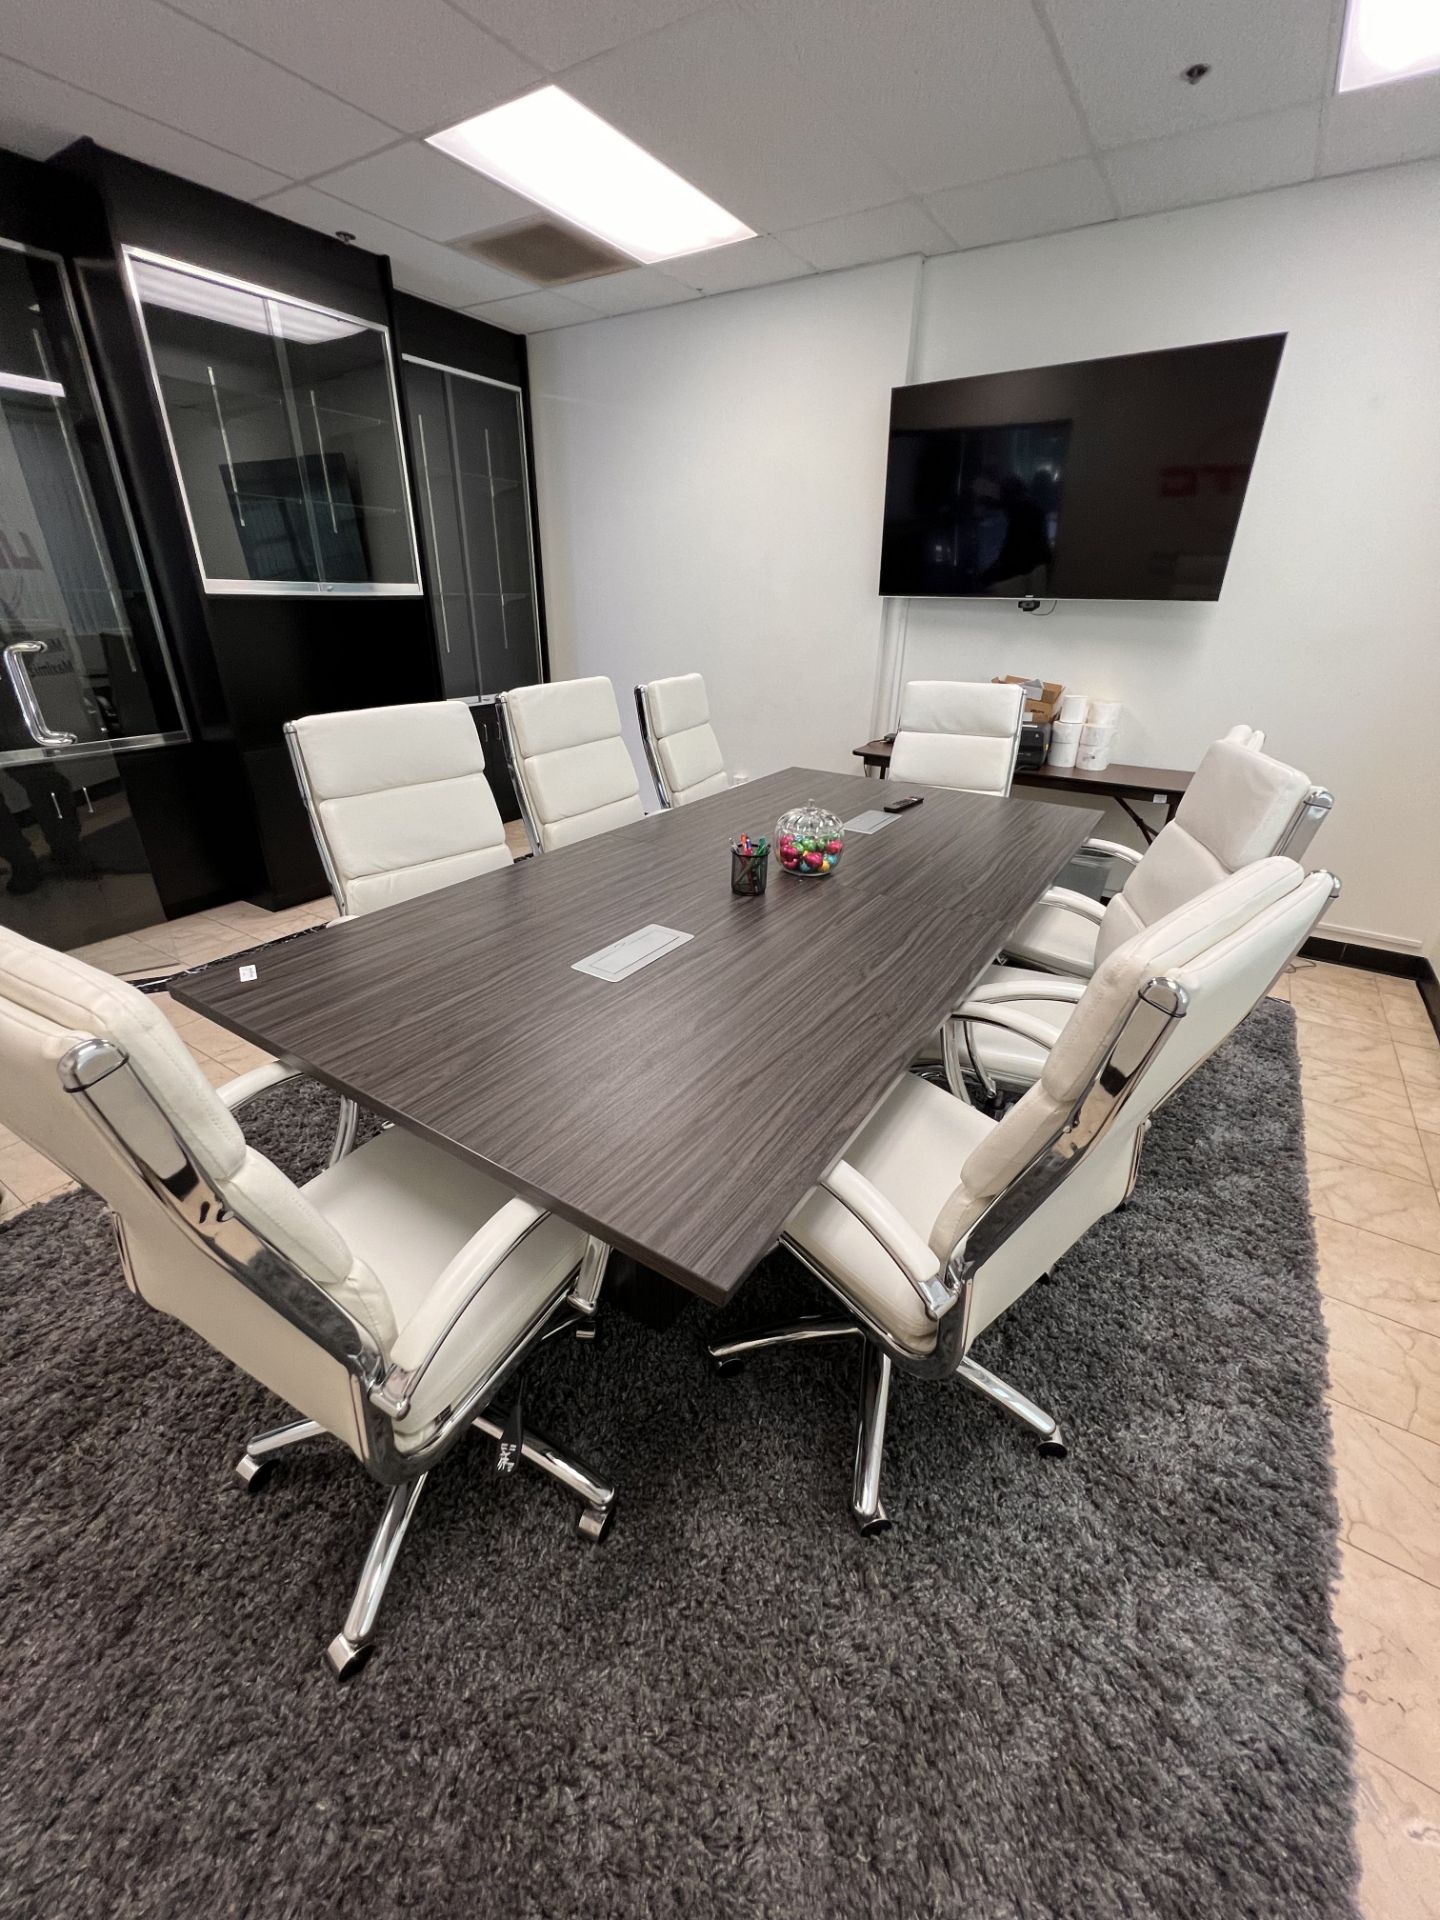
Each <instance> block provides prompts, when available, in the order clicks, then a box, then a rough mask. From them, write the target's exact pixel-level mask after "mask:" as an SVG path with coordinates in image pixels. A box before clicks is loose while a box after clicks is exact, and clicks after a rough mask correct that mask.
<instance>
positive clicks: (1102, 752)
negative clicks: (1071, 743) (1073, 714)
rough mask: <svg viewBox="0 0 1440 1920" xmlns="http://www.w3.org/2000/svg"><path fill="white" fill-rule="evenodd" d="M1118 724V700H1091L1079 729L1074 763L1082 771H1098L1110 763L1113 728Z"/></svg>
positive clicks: (1113, 740) (1113, 735)
mask: <svg viewBox="0 0 1440 1920" xmlns="http://www.w3.org/2000/svg"><path fill="white" fill-rule="evenodd" d="M1119 724H1120V702H1119V701H1118V700H1092V701H1091V702H1090V706H1089V711H1088V712H1087V714H1086V716H1085V725H1084V726H1083V727H1082V728H1081V729H1080V745H1079V749H1078V751H1077V753H1076V756H1075V765H1076V766H1077V767H1078V768H1079V770H1080V771H1081V772H1082V773H1099V772H1100V771H1101V769H1102V768H1104V767H1108V766H1109V764H1110V755H1111V752H1112V750H1113V748H1114V745H1115V730H1116V728H1117V727H1118V726H1119Z"/></svg>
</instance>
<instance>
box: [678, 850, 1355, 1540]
mask: <svg viewBox="0 0 1440 1920" xmlns="http://www.w3.org/2000/svg"><path fill="white" fill-rule="evenodd" d="M1336 891H1337V885H1336V882H1335V881H1334V879H1333V878H1332V877H1331V875H1330V874H1328V873H1317V874H1311V875H1309V876H1308V877H1307V876H1305V875H1304V874H1302V873H1301V870H1300V868H1299V867H1298V866H1297V865H1296V864H1295V862H1294V861H1293V860H1286V859H1282V858H1278V857H1277V858H1272V859H1268V860H1262V861H1259V862H1257V863H1256V864H1255V865H1253V866H1249V867H1246V868H1244V869H1242V870H1241V871H1240V872H1239V873H1235V874H1231V875H1229V876H1227V877H1226V878H1225V879H1223V880H1222V881H1220V882H1219V884H1218V885H1216V886H1213V887H1210V888H1208V889H1207V890H1206V891H1205V892H1204V893H1202V894H1201V895H1200V896H1199V897H1198V898H1196V899H1193V900H1191V901H1190V902H1189V904H1188V905H1186V906H1183V907H1180V908H1178V909H1177V910H1176V911H1175V912H1173V913H1170V914H1167V915H1166V916H1165V917H1164V918H1163V919H1161V920H1159V921H1157V922H1155V924H1154V925H1152V926H1149V927H1145V928H1142V929H1141V930H1140V931H1139V932H1138V933H1136V934H1135V935H1134V936H1133V937H1132V938H1131V939H1129V940H1127V941H1125V942H1123V943H1122V944H1121V945H1120V946H1118V947H1116V948H1115V949H1114V951H1113V952H1111V953H1110V955H1109V956H1108V957H1107V959H1106V960H1105V961H1104V962H1103V963H1102V965H1101V966H1100V967H1099V968H1098V969H1097V971H1096V973H1095V975H1094V978H1093V979H1092V980H1091V981H1090V982H1089V984H1088V986H1087V987H1086V988H1085V990H1084V996H1083V999H1082V1000H1081V1002H1080V1004H1079V1005H1078V1006H1077V1008H1076V1010H1075V1015H1074V1018H1073V1019H1072V1020H1071V1022H1070V1024H1069V1025H1068V1026H1067V1028H1066V1030H1065V1032H1064V1033H1063V1034H1062V1035H1061V1036H1060V1038H1059V1039H1058V1040H1057V1042H1056V1044H1055V1046H1054V1047H1053V1048H1052V1049H1051V1050H1050V1052H1049V1054H1048V1056H1047V1058H1046V1061H1045V1068H1044V1072H1043V1073H1042V1075H1041V1078H1040V1080H1039V1081H1038V1083H1037V1084H1036V1085H1035V1086H1034V1087H1032V1088H1031V1089H1030V1091H1029V1092H1028V1093H1027V1094H1026V1095H1025V1097H1024V1099H1023V1100H1021V1101H1020V1102H1019V1103H1018V1104H1017V1105H1016V1106H1015V1107H1014V1108H1012V1110H1011V1111H1010V1112H1009V1113H1008V1114H1006V1116H1005V1118H1004V1119H1003V1120H1000V1121H998V1122H997V1121H994V1120H990V1119H987V1118H986V1116H985V1115H984V1114H982V1113H979V1112H977V1110H976V1109H975V1108H974V1107H972V1106H968V1105H966V1104H965V1103H964V1102H963V1101H960V1100H957V1099H956V1098H955V1097H954V1096H953V1095H951V1094H949V1093H947V1092H945V1091H944V1089H943V1088H940V1087H937V1086H934V1085H932V1084H931V1083H930V1082H929V1081H926V1080H921V1079H918V1078H917V1077H916V1076H915V1075H913V1074H907V1075H906V1076H905V1077H904V1079H903V1080H901V1082H900V1083H899V1085H898V1086H896V1087H895V1088H894V1090H893V1091H892V1092H891V1093H890V1094H889V1095H888V1096H887V1097H886V1099H885V1100H884V1101H883V1102H882V1103H881V1105H880V1106H879V1107H878V1108H877V1109H876V1111H875V1112H874V1113H873V1114H872V1115H871V1117H870V1119H869V1120H868V1121H867V1122H866V1123H865V1125H864V1126H863V1127H862V1128H861V1130H860V1132H859V1133H858V1134H857V1135H856V1136H855V1138H854V1140H853V1141H852V1142H851V1144H850V1145H849V1147H848V1148H847V1149H846V1152H845V1157H844V1159H843V1160H841V1161H840V1162H838V1164H837V1165H836V1166H834V1167H833V1168H832V1169H831V1170H830V1172H829V1173H828V1174H827V1175H826V1177H825V1178H824V1180H823V1181H821V1183H820V1184H819V1185H818V1186H817V1187H815V1188H813V1189H812V1191H811V1192H810V1193H809V1195H807V1197H806V1198H805V1199H804V1200H803V1201H802V1202H801V1203H800V1205H799V1206H798V1207H797V1208H796V1210H795V1212H794V1213H793V1214H791V1216H790V1219H789V1221H788V1222H787V1223H786V1227H785V1231H784V1234H783V1236H782V1239H783V1243H784V1244H785V1245H786V1246H788V1247H789V1248H790V1249H791V1250H792V1252H794V1253H795V1254H796V1255H797V1256H798V1258H799V1259H800V1261H801V1262H802V1263H803V1265H804V1266H806V1267H807V1268H808V1269H809V1270H810V1272H811V1273H813V1274H814V1275H815V1276H816V1277H817V1279H819V1280H821V1281H822V1282H823V1283H824V1285H825V1286H826V1287H827V1288H828V1289H829V1290H830V1292H831V1293H833V1294H834V1295H835V1297H836V1298H837V1299H838V1300H839V1302H840V1304H841V1305H842V1307H843V1308H844V1309H845V1317H844V1318H843V1319H827V1318H824V1317H818V1316H817V1317H811V1318H808V1319H805V1320H801V1321H797V1322H792V1323H791V1324H790V1325H788V1326H783V1327H772V1328H767V1329H763V1330H760V1331H756V1332H753V1333H745V1334H741V1335H739V1336H738V1337H736V1338H734V1339H730V1340H724V1341H719V1342H717V1343H715V1344H714V1345H712V1347H711V1348H710V1352H711V1354H712V1356H713V1357H714V1359H715V1360H716V1362H717V1364H718V1365H719V1366H720V1367H721V1368H722V1369H724V1370H731V1369H733V1368H734V1367H735V1366H737V1365H738V1364H740V1363H741V1362H743V1361H744V1360H745V1359H747V1358H748V1357H749V1356H750V1355H752V1354H755V1353H759V1352H763V1351H765V1350H766V1349H768V1348H772V1347H780V1346H788V1345H792V1344H796V1345H809V1344H812V1343H814V1342H817V1341H829V1340H838V1339H852V1340H861V1341H863V1343H864V1345H863V1361H862V1368H861V1390H860V1423H859V1435H858V1439H857V1443H856V1454H855V1478H854V1488H853V1493H852V1500H851V1505H852V1510H853V1512H854V1515H855V1519H856V1521H857V1522H858V1524H859V1525H860V1527H861V1529H862V1530H863V1531H865V1532H872V1531H876V1530H878V1529H879V1528H881V1527H883V1526H884V1525H886V1524H887V1523H886V1518H885V1512H884V1508H883V1507H882V1505H881V1502H880V1467H881V1456H882V1453H883V1449H884V1443H885V1418H886V1412H887V1408H888V1404H889V1396H890V1386H891V1376H892V1369H893V1368H894V1367H897V1366H898V1367H899V1368H900V1369H901V1370H902V1371H904V1372H908V1373H914V1374H917V1375H920V1376H921V1377H925V1378H936V1377H940V1376H954V1377H955V1378H956V1379H958V1380H959V1381H961V1382H962V1383H963V1384H964V1385H966V1386H968V1387H971V1388H972V1389H974V1390H975V1391H976V1392H978V1393H980V1394H983V1395H984V1396H985V1397H986V1398H987V1399H990V1400H993V1401H994V1402H995V1403H996V1404H997V1405H999V1406H1000V1407H1002V1408H1003V1409H1004V1410H1005V1412H1006V1413H1008V1414H1010V1415H1011V1417H1012V1418H1014V1419H1016V1420H1018V1421H1019V1422H1020V1423H1021V1424H1022V1425H1023V1426H1025V1427H1026V1428H1028V1429H1029V1431H1030V1432H1031V1433H1033V1434H1034V1435H1035V1437H1036V1439H1037V1440H1038V1441H1039V1443H1040V1445H1041V1447H1042V1449H1043V1450H1045V1451H1048V1452H1063V1450H1064V1439H1063V1436H1062V1435H1061V1432H1060V1428H1059V1425H1058V1423H1057V1422H1056V1420H1055V1419H1054V1417H1053V1416H1052V1415H1051V1414H1049V1413H1046V1412H1045V1411H1044V1410H1043V1409H1042V1408H1040V1407H1038V1406H1037V1405H1036V1404H1035V1403H1034V1401H1032V1400H1030V1399H1029V1398H1027V1397H1026V1395H1025V1394H1023V1393H1021V1392H1019V1391H1018V1390H1017V1389H1016V1388H1015V1387H1012V1386H1010V1385H1008V1384H1007V1383H1006V1382H1005V1381H1003V1380H1000V1379H998V1378H997V1377H996V1376H995V1375H994V1374H992V1373H990V1372H988V1371H987V1369H986V1368H984V1367H982V1366H980V1365H979V1364H978V1362H976V1361H975V1360H973V1359H971V1358H970V1348H971V1344H972V1342H973V1341H974V1340H975V1338H976V1336H977V1335H978V1334H979V1333H981V1332H982V1331H983V1330H984V1328H985V1327H987V1326H988V1325H989V1324H990V1322H991V1321H992V1320H994V1319H995V1318H996V1316H997V1315H998V1314H1000V1313H1003V1312H1004V1310H1005V1309H1006V1308H1007V1307H1009V1306H1011V1305H1013V1304H1014V1302H1015V1301H1016V1300H1018V1299H1019V1298H1020V1296H1021V1294H1023V1293H1024V1292H1025V1291H1026V1290H1027V1288H1029V1287H1030V1286H1031V1285H1033V1283H1034V1282H1035V1281H1036V1280H1038V1279H1039V1278H1040V1277H1041V1276H1042V1275H1043V1274H1044V1273H1045V1272H1047V1271H1048V1269H1049V1268H1050V1267H1051V1266H1052V1265H1053V1263H1054V1262H1055V1261H1056V1260H1058V1259H1059V1258H1060V1256H1061V1255H1062V1254H1063V1253H1065V1252H1066V1251H1067V1250H1068V1249H1069V1248H1070V1247H1072V1246H1073V1245H1074V1244H1075V1242H1076V1241H1077V1240H1078V1239H1079V1238H1080V1237H1081V1235H1082V1234H1083V1233H1085V1232H1086V1231H1087V1229H1088V1228H1089V1227H1091V1226H1092V1225H1093V1224H1094V1223H1095V1222H1096V1221H1097V1220H1099V1219H1100V1218H1101V1217H1102V1216H1103V1215H1105V1214H1107V1213H1109V1212H1111V1211H1112V1210H1113V1209H1114V1208H1115V1207H1116V1206H1118V1205H1119V1204H1120V1202H1121V1201H1122V1200H1123V1199H1124V1198H1125V1197H1126V1195H1127V1193H1128V1192H1129V1190H1130V1187H1131V1185H1132V1184H1133V1182H1134V1178H1135V1174H1136V1170H1137V1164H1138V1154H1139V1149H1140V1145H1141V1141H1142V1139H1143V1134H1144V1129H1145V1127H1146V1125H1147V1123H1148V1120H1149V1117H1150V1115H1151V1114H1152V1113H1153V1112H1154V1111H1155V1109H1156V1108H1157V1107H1158V1106H1160V1105H1161V1104H1162V1102H1163V1101H1165V1100H1166V1099H1167V1098H1168V1097H1169V1095H1170V1094H1171V1093H1172V1092H1173V1091H1174V1089H1175V1088H1176V1087H1177V1086H1178V1085H1179V1084H1180V1083H1181V1081H1182V1080H1184V1079H1185V1078H1186V1077H1187V1076H1188V1075H1189V1074H1190V1073H1192V1072H1193V1071H1194V1069H1195V1068H1196V1067H1197V1066H1198V1065H1199V1064H1200V1063H1201V1062H1202V1061H1203V1060H1204V1059H1205V1058H1206V1057H1207V1056H1208V1055H1209V1054H1210V1053H1211V1052H1213V1051H1214V1049H1215V1048H1216V1047H1217V1046H1218V1045H1219V1044H1220V1042H1221V1041H1222V1040H1223V1039H1224V1038H1225V1037H1226V1035H1227V1034H1229V1033H1230V1032H1231V1031H1232V1030H1233V1028H1234V1027H1235V1026H1237V1025H1238V1024H1239V1022H1240V1021H1241V1020H1242V1019H1243V1018H1244V1017H1245V1015H1246V1014H1247V1013H1248V1012H1249V1011H1250V1009H1251V1008H1252V1007H1253V1006H1254V1005H1255V1004H1256V1002H1257V1001H1258V1000H1259V999H1260V998H1261V996H1262V995H1263V994H1264V993H1265V992H1266V990H1267V988H1268V987H1269V986H1270V985H1271V984H1272V983H1273V982H1274V980H1275V979H1276V978H1277V976H1278V975H1279V974H1280V972H1281V971H1282V970H1283V968H1284V967H1285V966H1286V965H1287V963H1288V962H1289V960H1290V958H1291V956H1292V955H1293V954H1294V953H1295V951H1296V949H1297V948H1298V947H1299V946H1300V944H1301V942H1302V941H1303V940H1304V939H1305V938H1306V937H1307V935H1308V934H1309V933H1310V931H1311V929H1312V928H1313V927H1314V925H1315V923H1316V921H1317V920H1318V919H1319V918H1320V915H1321V914H1322V913H1323V912H1324V910H1325V908H1326V907H1327V906H1328V905H1329V903H1330V901H1331V899H1332V898H1333V897H1334V894H1335V892H1336ZM1164 1280H1165V1276H1164V1275H1163V1274H1159V1275H1157V1276H1156V1284H1157V1285H1163V1284H1164Z"/></svg>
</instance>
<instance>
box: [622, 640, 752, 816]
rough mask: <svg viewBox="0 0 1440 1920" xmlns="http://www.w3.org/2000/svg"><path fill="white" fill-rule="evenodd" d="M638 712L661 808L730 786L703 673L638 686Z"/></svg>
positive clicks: (651, 774) (678, 805)
mask: <svg viewBox="0 0 1440 1920" xmlns="http://www.w3.org/2000/svg"><path fill="white" fill-rule="evenodd" d="M635 710H636V712H637V713H638V714H639V716H640V738H641V740H642V741H643V742H644V745H645V758H646V759H647V760H648V761H649V763H650V777H651V779H652V780H653V781H654V782H655V791H656V793H657V794H658V795H659V797H660V804H661V806H662V807H683V806H684V805H685V804H686V803H687V802H688V801H691V800H703V799H704V798H705V797H706V795H707V794H711V793H723V792H724V791H725V790H726V788H727V787H728V786H729V785H730V775H729V774H728V773H727V772H726V770H725V756H724V754H723V753H721V751H720V742H719V741H718V740H717V739H716V738H715V729H714V728H713V727H712V726H711V724H710V702H709V701H708V700H707V699H706V697H705V682H704V681H703V680H702V679H701V677H700V675H699V674H698V673H681V674H677V675H675V677H674V678H673V679H670V680H650V681H647V682H646V683H645V684H644V685H642V686H638V687H636V689H635Z"/></svg>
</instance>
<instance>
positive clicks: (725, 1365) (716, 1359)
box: [710, 1353, 745, 1380]
mask: <svg viewBox="0 0 1440 1920" xmlns="http://www.w3.org/2000/svg"><path fill="white" fill-rule="evenodd" d="M710 1358H711V1361H712V1363H713V1364H714V1368H715V1371H716V1372H717V1373H718V1374H720V1375H721V1377H722V1378H724V1379H726V1380H728V1379H730V1378H731V1377H732V1376H733V1375H735V1374H737V1373H743V1372H744V1371H745V1362H744V1361H743V1360H738V1359H735V1358H734V1357H732V1356H729V1355H724V1356H722V1355H718V1354H713V1353H712V1354H711V1356H710Z"/></svg>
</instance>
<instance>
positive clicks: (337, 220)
mask: <svg viewBox="0 0 1440 1920" xmlns="http://www.w3.org/2000/svg"><path fill="white" fill-rule="evenodd" d="M263 204H264V206H265V207H266V209H267V210H268V211H269V212H271V213H279V214H283V215H284V217H285V218H286V219H287V220H298V221H299V222H300V223H301V225H302V226H306V227H314V228H315V229H316V230H317V232H320V233H328V234H333V233H339V232H348V233H353V234H354V236H355V238H356V241H357V242H358V243H359V245H360V246H362V247H366V248H368V249H369V251H370V252H371V253H383V254H387V255H388V256H389V259H390V267H391V272H392V274H393V276H394V280H395V284H396V286H397V287H403V288H404V289H405V291H406V292H407V293H416V294H419V296H420V297H421V299H422V300H435V301H438V302H439V304H440V305H441V306H443V307H469V306H473V305H474V304H475V302H476V301H477V300H503V299H504V298H505V297H506V296H507V295H508V294H512V293H528V292H529V290H530V283H529V282H528V281H527V280H521V279H519V278H518V277H517V276H516V275H515V274H513V273H501V272H500V270H499V268H498V267H488V266H486V265H485V264H484V262H483V261H480V260H467V259H466V258H465V257H464V256H463V255H462V254H458V253H455V252H452V250H451V249H450V248H449V247H442V246H441V245H440V244H439V242H438V241H435V240H423V239H421V238H420V237H419V235H417V234H413V233H410V232H408V231H407V230H406V229H405V228H404V227H396V226H392V225H391V223H390V222H389V221H388V220H380V219H377V218H376V216H375V215H374V214H373V213H364V212H362V211H361V209H360V208H358V207H352V206H347V205H346V203H345V202H344V201H343V200H336V199H333V198H332V197H331V196H330V195H329V194H328V193H321V192H320V191H319V190H318V188H315V187H287V188H286V189H285V191H284V192H283V193H277V194H274V195H272V196H271V198H269V199H268V200H266V201H264V202H263Z"/></svg>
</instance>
